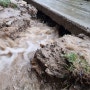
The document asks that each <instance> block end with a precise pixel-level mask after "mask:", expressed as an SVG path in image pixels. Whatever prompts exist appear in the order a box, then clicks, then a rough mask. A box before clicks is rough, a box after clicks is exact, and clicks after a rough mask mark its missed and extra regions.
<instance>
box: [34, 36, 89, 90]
mask: <svg viewBox="0 0 90 90" xmlns="http://www.w3.org/2000/svg"><path fill="white" fill-rule="evenodd" d="M32 66H33V67H32V68H33V69H35V70H36V72H37V73H38V75H39V76H41V75H42V74H43V73H45V74H46V75H48V76H50V77H53V78H55V77H56V78H58V79H64V80H65V79H66V80H67V81H68V80H71V81H72V80H74V82H79V83H80V84H84V85H90V41H89V40H83V39H80V38H78V37H75V36H70V35H66V36H64V37H62V38H60V39H57V40H55V42H54V43H51V44H47V45H46V46H44V47H43V48H41V49H40V50H37V51H36V53H35V56H34V59H33V60H32ZM34 66H36V67H35V68H34ZM75 90H76V89H75Z"/></svg>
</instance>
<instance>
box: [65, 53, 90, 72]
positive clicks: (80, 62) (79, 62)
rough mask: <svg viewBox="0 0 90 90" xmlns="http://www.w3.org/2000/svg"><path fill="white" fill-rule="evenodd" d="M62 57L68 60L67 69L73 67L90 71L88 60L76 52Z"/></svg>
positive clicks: (71, 69) (72, 68)
mask: <svg viewBox="0 0 90 90" xmlns="http://www.w3.org/2000/svg"><path fill="white" fill-rule="evenodd" d="M64 58H66V59H67V61H68V62H69V66H68V67H67V69H68V70H70V71H74V70H75V69H78V70H82V71H83V72H86V73H90V65H89V64H88V62H87V61H86V60H85V59H83V58H82V56H79V55H78V54H76V53H74V52H71V53H68V54H65V55H64Z"/></svg>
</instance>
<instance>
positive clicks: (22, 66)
mask: <svg viewBox="0 0 90 90" xmlns="http://www.w3.org/2000/svg"><path fill="white" fill-rule="evenodd" d="M55 38H58V32H57V30H56V28H52V27H48V26H46V25H45V24H43V23H40V22H39V21H38V20H31V26H30V27H28V28H27V30H26V31H24V32H22V33H20V35H19V38H17V39H15V41H13V40H11V39H10V38H3V37H2V38H0V43H1V44H0V90H40V88H41V87H42V85H41V82H39V81H38V79H37V77H36V74H35V73H33V72H32V71H31V64H30V60H31V59H32V58H33V55H34V52H35V51H36V50H37V49H39V48H40V44H44V45H45V44H46V43H48V42H49V43H50V42H53V40H54V39H55ZM48 88H51V87H50V86H48ZM41 90H42V89H41ZM44 90H47V87H46V89H44ZM48 90H49V89H48ZM50 90H51V89H50Z"/></svg>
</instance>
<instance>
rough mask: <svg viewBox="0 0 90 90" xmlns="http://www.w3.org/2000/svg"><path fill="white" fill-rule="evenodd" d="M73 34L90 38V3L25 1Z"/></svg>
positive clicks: (72, 0) (50, 0)
mask: <svg viewBox="0 0 90 90" xmlns="http://www.w3.org/2000/svg"><path fill="white" fill-rule="evenodd" d="M25 1H27V2H28V3H30V4H32V5H34V6H35V7H36V8H37V9H38V10H40V11H42V12H43V13H45V14H46V15H48V16H49V17H50V18H52V19H53V20H54V21H55V22H57V23H58V24H60V25H63V26H64V27H65V28H66V29H68V30H69V31H70V32H72V33H73V34H79V33H84V34H86V35H88V36H90V1H88V2H87V1H84V0H25Z"/></svg>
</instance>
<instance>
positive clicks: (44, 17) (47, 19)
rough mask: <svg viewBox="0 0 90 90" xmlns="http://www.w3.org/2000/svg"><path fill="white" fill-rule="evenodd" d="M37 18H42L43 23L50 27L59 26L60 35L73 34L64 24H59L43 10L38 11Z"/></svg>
mask: <svg viewBox="0 0 90 90" xmlns="http://www.w3.org/2000/svg"><path fill="white" fill-rule="evenodd" d="M37 19H38V20H40V21H41V22H42V23H45V24H47V25H48V26H50V27H57V30H58V33H59V35H60V36H63V35H66V34H71V32H69V31H68V30H67V29H65V28H64V27H63V26H62V25H59V24H57V23H56V22H55V21H53V20H52V19H51V18H50V17H49V16H47V15H45V14H44V13H43V12H41V11H38V12H37Z"/></svg>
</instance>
